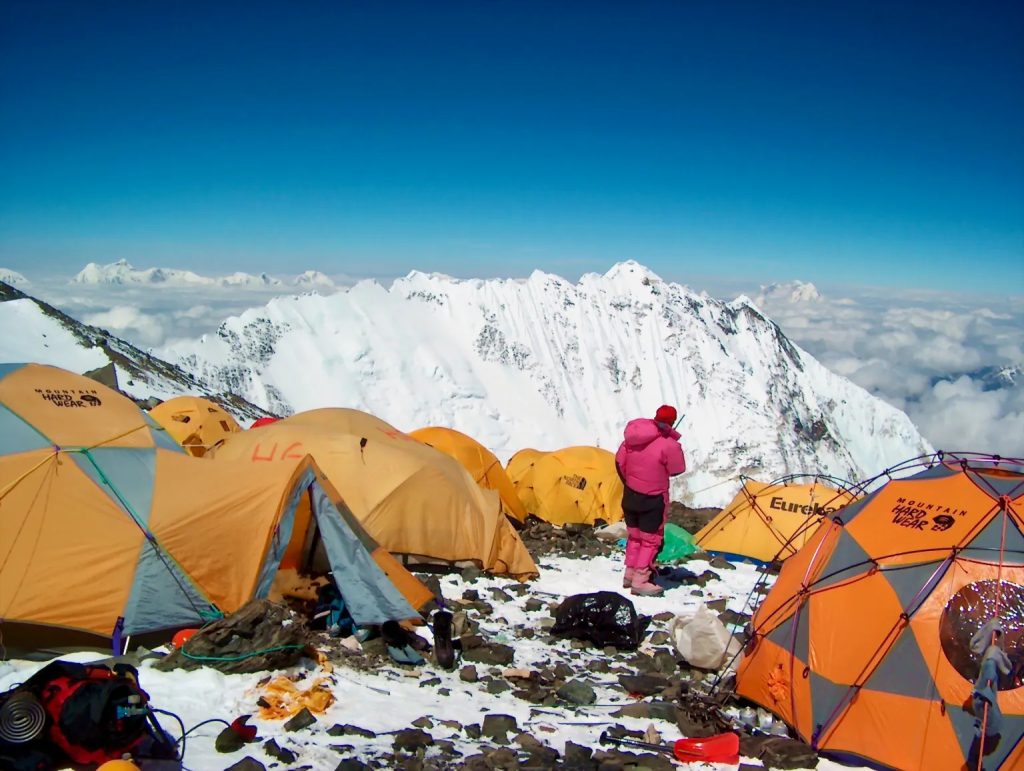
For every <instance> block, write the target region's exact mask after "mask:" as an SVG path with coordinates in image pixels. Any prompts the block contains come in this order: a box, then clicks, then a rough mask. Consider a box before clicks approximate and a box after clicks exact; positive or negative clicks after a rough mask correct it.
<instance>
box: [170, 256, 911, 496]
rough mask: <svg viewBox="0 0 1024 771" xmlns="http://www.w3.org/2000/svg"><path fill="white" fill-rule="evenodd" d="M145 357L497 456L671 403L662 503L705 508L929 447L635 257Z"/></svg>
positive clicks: (268, 399)
mask: <svg viewBox="0 0 1024 771" xmlns="http://www.w3.org/2000/svg"><path fill="white" fill-rule="evenodd" d="M161 355H162V356H164V357H165V358H167V359H168V360H170V361H174V362H176V363H178V364H180V365H181V367H182V368H184V369H186V370H188V371H190V372H193V373H196V374H197V376H199V377H201V378H202V379H204V380H205V381H206V382H209V383H211V384H212V385H214V386H215V387H217V388H218V389H221V390H229V391H233V392H235V393H238V394H240V395H242V396H244V397H245V398H246V399H248V400H250V401H252V402H254V403H256V404H258V405H260V406H261V407H263V408H265V409H269V410H271V411H273V412H280V413H287V412H291V411H298V410H305V409H312V408H316V407H323V406H349V407H356V408H359V409H364V410H367V411H369V412H372V413H374V414H376V415H379V416H380V417H382V418H384V419H385V420H387V421H389V422H391V423H393V424H394V425H396V426H398V427H399V428H402V429H405V430H411V429H415V428H419V427H421V426H426V425H447V426H452V427H454V428H456V429H459V430H461V431H464V432H466V433H468V434H470V435H472V436H474V437H476V438H477V439H478V440H480V441H481V442H483V443H484V444H485V445H487V446H489V447H491V448H492V449H493V450H494V451H495V452H496V453H497V454H498V455H499V457H501V458H502V459H507V458H508V457H509V456H510V455H511V454H512V453H513V452H515V451H516V450H519V449H521V448H523V447H534V448H537V449H555V448H558V447H563V446H566V445H571V444H598V445H599V446H602V447H605V448H609V449H614V448H615V447H616V446H617V445H618V442H619V438H620V436H621V431H622V426H623V424H624V423H625V421H626V420H628V419H630V418H633V417H636V416H638V415H652V414H653V412H654V409H655V408H656V407H657V406H658V405H659V404H661V403H663V402H669V403H674V404H675V405H677V406H678V407H679V410H680V413H683V414H684V415H685V417H684V418H683V420H682V422H681V425H680V431H681V433H682V436H683V446H684V448H685V449H686V451H687V458H688V461H689V465H690V468H691V471H690V472H689V473H688V474H686V475H685V477H684V478H685V480H686V481H685V483H684V484H683V487H682V489H680V490H677V491H676V495H677V496H678V497H679V498H680V499H681V500H683V501H685V502H687V503H689V504H691V505H721V504H723V503H724V502H726V501H727V500H728V499H729V498H731V496H732V495H733V494H734V493H735V489H736V478H737V477H738V476H739V475H740V474H748V475H751V476H755V477H758V478H761V479H771V478H775V477H778V476H781V475H783V474H789V473H804V472H823V473H829V474H833V475H835V476H838V477H843V478H847V479H851V480H852V479H857V478H863V477H865V476H868V475H873V474H875V473H877V472H878V471H880V470H881V469H883V468H885V467H887V466H890V465H893V464H894V463H896V462H897V461H899V460H903V459H906V458H908V457H913V456H916V455H919V454H921V453H923V452H927V451H930V450H931V447H930V446H929V445H928V443H927V442H926V441H925V440H924V439H923V438H922V437H921V435H920V434H919V433H918V431H917V430H916V429H915V427H914V426H913V425H912V423H911V422H910V420H909V419H908V418H907V417H906V415H904V414H903V413H902V412H900V411H899V410H897V409H895V408H893V407H891V406H889V405H887V404H886V403H884V402H882V401H881V400H880V399H877V398H875V397H872V396H871V395H870V394H868V393H867V392H866V391H864V390H863V389H861V388H859V387H857V386H854V385H853V384H852V383H850V382H849V381H847V380H845V379H844V378H842V377H840V376H838V375H835V374H834V373H832V372H830V371H828V370H827V369H825V368H824V367H823V366H822V365H820V364H819V363H818V362H817V361H816V360H815V359H814V358H813V357H811V356H810V355H809V354H807V353H806V352H805V351H803V350H801V349H800V348H799V347H797V346H796V345H794V344H793V343H792V342H791V341H789V340H788V339H787V338H786V337H785V335H784V334H783V333H782V332H781V331H780V330H779V328H778V327H777V326H776V325H775V324H774V323H773V322H771V321H770V320H768V319H767V318H765V317H764V316H763V315H762V314H761V313H760V312H759V311H758V310H757V308H756V307H755V306H754V305H753V304H752V303H751V302H750V301H749V300H747V299H746V298H740V299H738V300H734V301H733V302H731V303H722V302H719V301H716V300H713V299H710V298H708V297H707V296H705V295H698V294H696V293H694V292H692V291H690V290H689V289H687V288H686V287H683V286H680V285H678V284H673V283H668V282H665V281H663V280H662V279H661V278H659V277H658V276H657V275H655V274H654V273H653V272H651V271H650V270H648V269H646V268H644V267H643V266H641V265H639V264H637V263H635V262H632V261H630V262H625V263H620V264H618V265H615V266H614V267H613V268H612V269H611V270H609V271H608V272H607V273H606V274H604V275H598V274H594V273H591V274H587V275H585V276H583V277H582V278H581V279H580V281H579V283H577V284H573V283H571V282H569V281H567V280H565V279H564V278H561V277H559V276H554V275H550V274H547V273H543V272H540V271H536V272H534V273H533V274H532V275H531V276H530V277H529V278H528V279H526V280H477V279H474V280H457V279H453V278H450V277H448V276H444V275H440V274H429V275H428V274H425V273H419V272H413V273H410V274H409V275H408V276H406V277H405V278H402V279H398V280H396V281H395V282H394V283H393V284H392V286H391V287H390V288H388V289H386V288H384V287H383V286H381V285H380V284H378V283H376V282H373V281H364V282H361V283H359V284H357V285H356V286H354V287H351V288H349V289H346V290H342V291H339V292H337V293H335V294H333V295H330V296H326V297H321V296H318V295H307V296H302V297H291V298H277V299H274V300H272V301H271V302H270V303H268V304H267V305H266V306H265V307H263V308H254V309H250V310H248V311H246V312H244V313H242V314H241V315H239V316H235V317H231V318H229V319H227V320H226V321H225V322H224V323H223V324H222V325H221V327H220V329H219V330H218V333H217V335H215V336H214V335H207V336H205V337H203V338H201V339H200V340H198V341H195V342H187V343H179V344H177V345H174V346H171V347H169V348H166V349H163V351H162V352H161Z"/></svg>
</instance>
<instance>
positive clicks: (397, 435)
mask: <svg viewBox="0 0 1024 771" xmlns="http://www.w3.org/2000/svg"><path fill="white" fill-rule="evenodd" d="M377 430H378V431H380V432H381V433H382V434H384V436H386V437H388V438H389V439H408V440H409V441H410V442H415V441H416V440H415V439H413V438H412V437H411V436H409V435H408V434H405V433H402V432H401V431H399V430H398V429H397V428H393V429H391V430H390V431H387V430H385V429H383V428H381V427H380V426H377Z"/></svg>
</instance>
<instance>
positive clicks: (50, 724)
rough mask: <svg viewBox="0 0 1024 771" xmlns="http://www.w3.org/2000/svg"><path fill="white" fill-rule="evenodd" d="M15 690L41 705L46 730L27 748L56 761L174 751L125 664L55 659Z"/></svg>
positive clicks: (92, 761) (86, 762)
mask: <svg viewBox="0 0 1024 771" xmlns="http://www.w3.org/2000/svg"><path fill="white" fill-rule="evenodd" d="M14 690H15V691H17V692H28V693H30V694H32V695H33V696H34V697H35V698H36V699H37V700H38V702H39V703H40V704H41V705H42V707H43V710H44V711H45V713H46V721H45V728H44V729H43V731H42V733H41V734H40V735H39V736H38V738H37V739H35V740H34V741H32V742H31V745H32V747H31V749H32V750H33V751H41V752H43V753H44V754H46V755H48V756H50V757H51V758H52V760H53V761H54V763H55V764H58V763H65V762H70V763H72V764H74V765H76V766H86V767H88V766H96V765H99V764H101V763H105V762H106V761H108V760H116V759H118V758H122V757H124V756H125V755H132V756H136V757H140V756H149V757H164V758H167V757H174V755H175V753H176V748H175V747H174V744H173V742H172V741H171V740H170V739H169V738H168V737H167V735H166V734H165V733H164V732H163V731H162V730H161V729H160V727H159V725H158V724H157V723H156V721H155V719H153V717H152V713H151V712H150V709H149V695H148V694H147V693H146V692H145V691H144V690H142V688H141V687H140V686H139V681H138V671H137V670H136V669H135V668H134V667H132V666H130V665H128V664H117V665H115V666H114V667H113V668H110V667H107V666H103V665H98V664H75V663H71V662H66V661H54V662H52V663H50V664H47V665H46V666H45V667H43V668H42V669H40V670H39V671H38V672H36V673H35V674H34V675H32V677H30V678H29V679H28V680H26V681H25V682H24V683H22V684H21V685H20V686H17V688H16V689H14ZM7 695H9V694H7ZM24 749H26V750H28V749H30V747H28V746H26V747H24ZM8 751H10V750H8Z"/></svg>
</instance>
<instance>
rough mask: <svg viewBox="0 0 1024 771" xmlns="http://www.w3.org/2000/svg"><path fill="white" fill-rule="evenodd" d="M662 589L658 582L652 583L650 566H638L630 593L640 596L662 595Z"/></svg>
mask: <svg viewBox="0 0 1024 771" xmlns="http://www.w3.org/2000/svg"><path fill="white" fill-rule="evenodd" d="M664 591H665V590H664V589H662V588H661V587H660V586H658V585H657V584H652V583H651V570H650V568H638V569H637V570H636V571H635V572H634V573H633V582H632V584H630V590H629V593H630V594H635V595H637V596H639V597H660V596H661V594H662V592H664Z"/></svg>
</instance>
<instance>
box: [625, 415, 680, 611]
mask: <svg viewBox="0 0 1024 771" xmlns="http://www.w3.org/2000/svg"><path fill="white" fill-rule="evenodd" d="M675 422H676V408H675V407H671V406H669V405H667V404H663V405H662V406H660V407H658V410H657V412H656V413H655V415H654V420H651V419H649V418H637V419H635V420H631V421H629V423H627V424H626V430H625V431H624V432H623V435H624V437H625V438H624V440H623V442H622V444H621V445H619V449H618V452H616V453H615V467H616V469H617V470H618V472H619V476H620V477H621V478H622V484H623V486H624V490H623V494H622V511H623V513H624V514H625V517H626V532H627V538H626V572H625V575H624V576H623V580H622V587H623V588H624V589H629V590H630V592H631V593H632V594H636V595H649V596H658V595H660V594H661V593H662V588H661V587H660V586H657V585H655V584H653V583H652V582H651V576H652V573H653V571H654V561H655V558H656V557H657V556H658V552H659V551H660V550H661V544H662V540H663V539H664V536H665V521H666V519H667V517H668V504H669V497H668V491H669V478H670V477H674V476H678V475H679V474H682V473H683V472H684V471H686V458H685V457H684V455H683V448H682V447H681V446H680V444H679V433H678V432H677V431H676V430H675V428H674V424H675Z"/></svg>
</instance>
